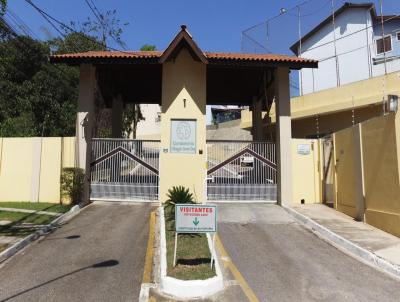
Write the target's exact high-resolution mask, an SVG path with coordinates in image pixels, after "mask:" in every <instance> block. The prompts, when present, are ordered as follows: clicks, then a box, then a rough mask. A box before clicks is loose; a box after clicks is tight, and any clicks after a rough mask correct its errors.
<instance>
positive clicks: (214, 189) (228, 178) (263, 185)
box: [207, 141, 277, 201]
mask: <svg viewBox="0 0 400 302" xmlns="http://www.w3.org/2000/svg"><path fill="white" fill-rule="evenodd" d="M275 158H276V155H275V144H274V143H270V142H251V141H207V160H208V171H207V198H208V200H230V201H240V200H243V201H247V200H265V201H276V199H277V175H276V171H277V170H276V160H275Z"/></svg>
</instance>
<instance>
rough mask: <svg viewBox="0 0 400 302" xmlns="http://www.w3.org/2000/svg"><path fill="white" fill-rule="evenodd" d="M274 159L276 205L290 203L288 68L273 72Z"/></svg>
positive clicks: (290, 153) (290, 141) (290, 133)
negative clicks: (274, 106)
mask: <svg viewBox="0 0 400 302" xmlns="http://www.w3.org/2000/svg"><path fill="white" fill-rule="evenodd" d="M275 92H276V99H275V102H276V159H277V169H278V192H277V193H278V204H279V205H286V206H290V205H291V203H292V123H291V117H290V93H289V68H287V67H279V68H277V69H276V72H275Z"/></svg>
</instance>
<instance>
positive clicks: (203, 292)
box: [159, 206, 224, 299]
mask: <svg viewBox="0 0 400 302" xmlns="http://www.w3.org/2000/svg"><path fill="white" fill-rule="evenodd" d="M159 215H160V228H159V230H160V262H161V263H160V288H161V291H162V292H163V293H165V294H167V295H171V296H174V297H177V298H182V299H192V298H200V297H206V296H211V295H213V294H215V293H217V292H219V291H221V290H223V289H224V280H223V277H222V271H221V268H220V266H219V263H218V259H217V258H216V259H215V272H216V274H217V276H215V277H212V278H209V279H206V280H179V279H176V278H172V277H169V276H167V246H166V238H165V220H164V208H163V207H162V206H161V207H160V208H159ZM207 240H208V243H209V248H210V249H211V246H210V243H211V239H210V236H207Z"/></svg>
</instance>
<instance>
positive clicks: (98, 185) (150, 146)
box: [90, 139, 160, 201]
mask: <svg viewBox="0 0 400 302" xmlns="http://www.w3.org/2000/svg"><path fill="white" fill-rule="evenodd" d="M159 144H160V142H159V141H153V140H127V139H93V140H92V162H91V179H90V181H91V184H90V188H91V192H90V199H92V200H128V201H129V200H132V201H134V200H140V201H143V200H148V201H153V200H154V201H155V200H158V183H159V173H158V171H159Z"/></svg>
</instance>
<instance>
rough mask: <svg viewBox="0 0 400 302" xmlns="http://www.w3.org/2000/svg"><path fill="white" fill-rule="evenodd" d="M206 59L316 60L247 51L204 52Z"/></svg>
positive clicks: (310, 61)
mask: <svg viewBox="0 0 400 302" xmlns="http://www.w3.org/2000/svg"><path fill="white" fill-rule="evenodd" d="M205 54H206V57H207V58H208V59H211V60H212V59H214V60H234V61H265V62H296V63H316V62H317V61H315V60H311V59H305V58H298V57H295V56H288V55H277V54H249V53H226V52H206V53H205Z"/></svg>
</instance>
